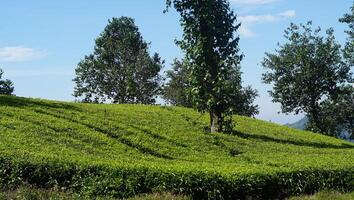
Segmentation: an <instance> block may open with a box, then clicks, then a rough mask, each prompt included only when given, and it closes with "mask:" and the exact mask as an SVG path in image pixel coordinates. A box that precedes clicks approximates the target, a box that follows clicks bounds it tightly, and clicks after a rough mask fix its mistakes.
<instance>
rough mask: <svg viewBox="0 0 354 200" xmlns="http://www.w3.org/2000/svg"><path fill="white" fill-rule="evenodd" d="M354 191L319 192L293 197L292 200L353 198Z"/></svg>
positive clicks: (350, 199)
mask: <svg viewBox="0 0 354 200" xmlns="http://www.w3.org/2000/svg"><path fill="white" fill-rule="evenodd" d="M353 199H354V192H351V193H347V194H342V193H339V192H332V191H329V192H319V193H316V194H314V195H308V196H301V197H293V198H290V200H353Z"/></svg>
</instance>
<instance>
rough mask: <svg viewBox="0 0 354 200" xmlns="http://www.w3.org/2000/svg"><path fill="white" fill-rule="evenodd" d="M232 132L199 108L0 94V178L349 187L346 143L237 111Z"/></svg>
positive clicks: (254, 188)
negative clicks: (214, 127)
mask: <svg viewBox="0 0 354 200" xmlns="http://www.w3.org/2000/svg"><path fill="white" fill-rule="evenodd" d="M235 119H236V121H237V127H236V129H235V131H234V134H232V135H228V134H209V133H206V132H204V127H205V126H206V125H207V123H208V119H207V116H204V115H200V114H198V113H196V112H194V111H193V110H190V109H185V108H177V107H170V108H168V109H166V108H163V107H159V106H143V105H93V104H76V103H63V102H54V101H45V100H35V99H26V98H18V97H5V96H0V138H1V139H0V187H1V188H3V189H11V188H16V187H18V186H19V185H22V184H29V185H33V186H35V187H39V188H44V189H50V188H59V189H60V190H64V191H65V190H69V191H74V192H77V193H79V194H80V195H82V197H88V198H93V197H99V196H111V197H115V198H127V197H131V196H134V195H137V194H141V193H151V192H159V191H172V192H173V193H180V194H186V195H190V196H191V197H193V198H194V199H248V198H253V199H283V198H286V197H288V196H292V195H299V194H306V193H313V192H316V191H319V190H326V189H332V190H337V191H343V192H345V191H351V190H353V189H354V145H353V144H351V143H348V142H345V141H341V140H338V139H335V138H331V137H327V136H322V135H318V134H314V133H311V132H305V131H299V130H294V129H290V128H287V127H283V126H279V125H275V124H272V123H268V122H263V121H260V120H255V119H251V118H246V117H239V116H236V117H235Z"/></svg>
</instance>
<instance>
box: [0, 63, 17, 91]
mask: <svg viewBox="0 0 354 200" xmlns="http://www.w3.org/2000/svg"><path fill="white" fill-rule="evenodd" d="M3 74H4V72H3V70H2V69H0V94H2V95H12V94H13V92H14V89H15V88H14V85H13V83H12V81H10V80H8V79H5V80H3V79H2V76H3Z"/></svg>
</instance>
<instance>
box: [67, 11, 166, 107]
mask: <svg viewBox="0 0 354 200" xmlns="http://www.w3.org/2000/svg"><path fill="white" fill-rule="evenodd" d="M95 43H96V45H95V48H94V53H93V54H90V55H88V56H85V58H84V59H83V60H81V62H80V63H79V64H78V67H77V69H76V78H75V79H74V82H75V83H76V87H75V91H74V96H75V97H77V98H83V99H82V100H83V101H85V102H107V101H110V102H113V103H143V104H152V103H154V102H155V96H156V95H157V94H158V93H159V90H160V82H161V77H160V75H159V72H160V70H161V69H162V65H163V61H162V60H161V58H160V57H159V55H158V54H156V53H155V54H154V55H153V56H150V55H149V44H148V43H146V42H145V41H144V40H143V38H142V36H141V34H140V32H139V29H138V27H137V26H136V25H135V24H134V20H133V19H131V18H128V17H121V18H113V19H112V20H109V23H108V25H107V26H106V28H105V29H104V31H103V32H102V33H101V35H100V36H99V37H98V38H97V39H96V42H95Z"/></svg>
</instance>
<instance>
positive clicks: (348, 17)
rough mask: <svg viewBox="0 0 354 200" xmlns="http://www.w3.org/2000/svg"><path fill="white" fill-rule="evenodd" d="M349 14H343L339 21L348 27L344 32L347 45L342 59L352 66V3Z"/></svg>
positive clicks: (353, 48) (353, 56) (353, 22)
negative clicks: (346, 35)
mask: <svg viewBox="0 0 354 200" xmlns="http://www.w3.org/2000/svg"><path fill="white" fill-rule="evenodd" d="M350 10H351V13H350V14H345V15H344V16H343V17H342V18H341V19H339V21H340V22H342V23H347V24H348V26H349V30H347V31H346V33H347V34H348V36H349V37H348V39H347V43H346V45H345V48H344V57H345V58H346V59H347V61H348V64H349V65H350V66H352V67H353V66H354V2H353V6H352V7H351V9H350Z"/></svg>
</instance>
